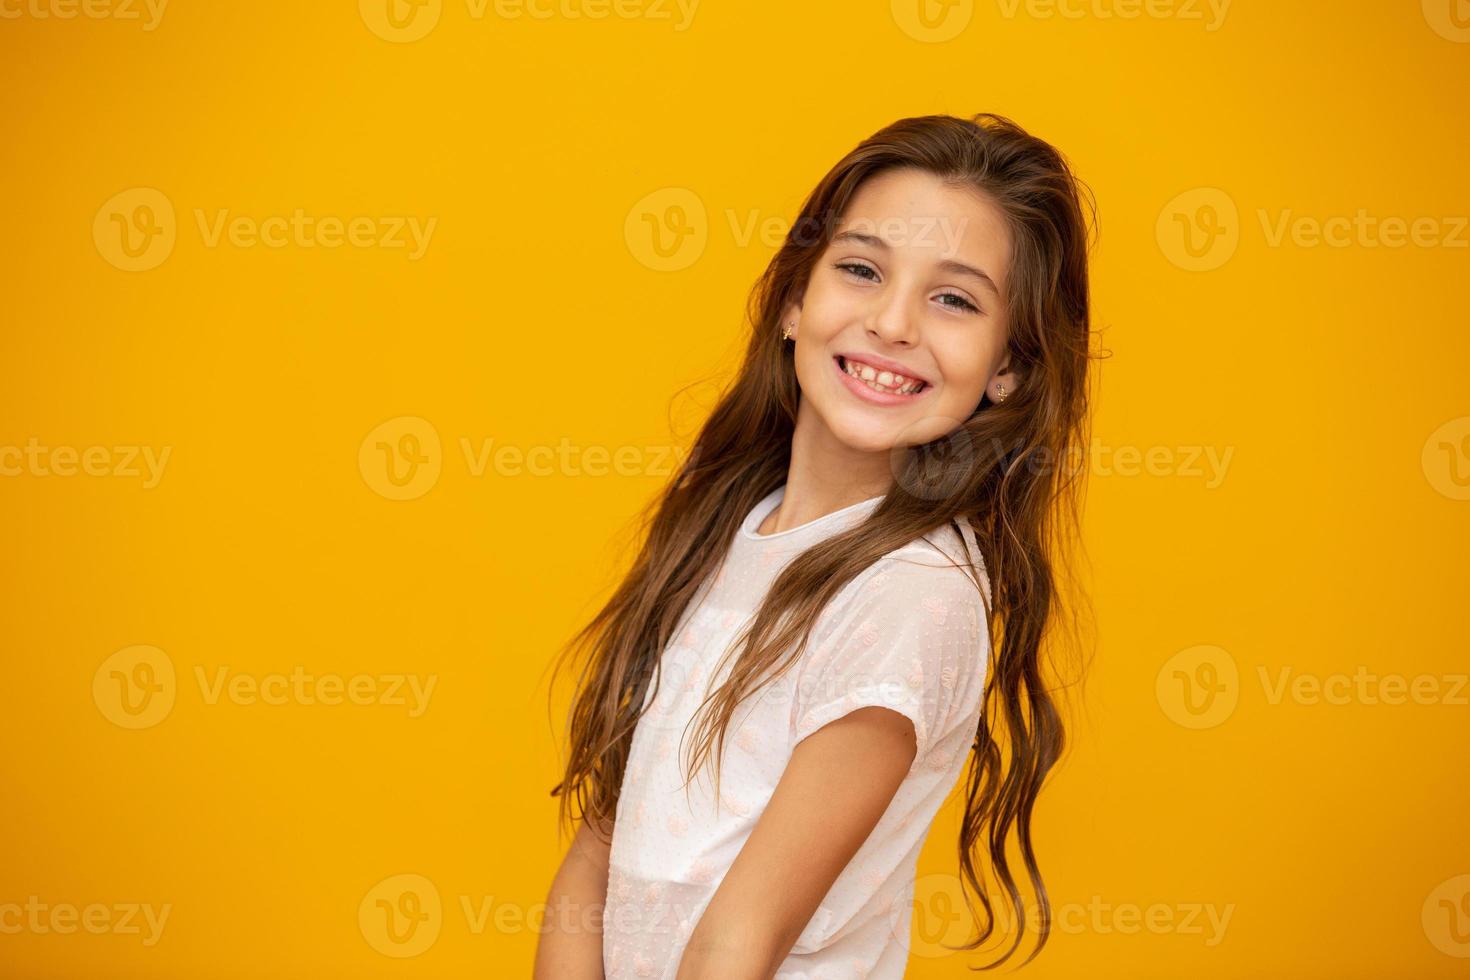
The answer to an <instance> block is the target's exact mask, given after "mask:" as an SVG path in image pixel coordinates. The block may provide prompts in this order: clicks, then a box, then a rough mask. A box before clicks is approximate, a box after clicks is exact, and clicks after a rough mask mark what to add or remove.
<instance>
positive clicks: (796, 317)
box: [776, 299, 801, 340]
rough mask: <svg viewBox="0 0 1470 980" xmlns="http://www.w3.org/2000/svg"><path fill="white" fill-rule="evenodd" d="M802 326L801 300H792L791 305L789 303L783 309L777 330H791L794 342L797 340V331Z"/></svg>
mask: <svg viewBox="0 0 1470 980" xmlns="http://www.w3.org/2000/svg"><path fill="white" fill-rule="evenodd" d="M800 324H801V300H800V299H796V300H792V301H791V302H790V303H787V304H786V305H785V306H783V307H782V308H781V319H780V322H778V323H777V325H776V329H777V330H786V329H787V328H790V330H791V339H792V340H795V339H796V331H797V328H798V327H799V326H800Z"/></svg>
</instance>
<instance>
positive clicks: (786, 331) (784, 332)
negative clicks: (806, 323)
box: [781, 320, 796, 340]
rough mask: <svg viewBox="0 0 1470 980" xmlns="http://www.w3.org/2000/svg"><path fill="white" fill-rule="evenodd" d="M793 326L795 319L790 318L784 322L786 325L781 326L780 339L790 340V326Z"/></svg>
mask: <svg viewBox="0 0 1470 980" xmlns="http://www.w3.org/2000/svg"><path fill="white" fill-rule="evenodd" d="M794 326H796V321H795V320H792V321H791V322H790V323H788V324H786V326H784V327H782V328H781V339H782V340H790V339H791V328H792V327H794Z"/></svg>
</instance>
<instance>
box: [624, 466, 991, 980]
mask: <svg viewBox="0 0 1470 980" xmlns="http://www.w3.org/2000/svg"><path fill="white" fill-rule="evenodd" d="M784 492H785V487H784V486H782V487H778V488H777V489H775V490H774V491H772V492H771V493H770V494H768V495H767V496H766V497H765V498H764V499H762V500H761V501H760V502H759V503H758V504H757V505H756V506H755V507H754V508H753V509H752V510H751V512H750V514H749V515H747V517H746V519H745V521H744V522H743V523H742V525H741V527H740V529H739V531H738V532H737V533H736V535H735V537H734V540H733V541H732V543H731V545H730V549H729V552H728V553H727V554H726V557H725V560H724V562H723V564H722V565H721V567H720V570H719V572H718V573H717V574H716V575H715V576H713V577H712V578H711V580H710V581H709V583H707V585H706V586H705V587H704V588H703V589H701V592H700V594H699V595H697V596H696V597H695V600H694V602H692V603H691V604H690V607H689V609H688V610H687V611H686V613H685V615H684V616H683V618H682V619H681V620H680V623H679V628H678V629H677V630H676V631H675V634H674V638H673V640H672V641H671V642H670V644H669V646H668V647H667V648H666V649H665V650H664V652H663V655H662V675H661V677H660V678H659V680H658V691H657V697H656V698H655V697H653V694H654V691H653V688H652V686H650V689H649V697H648V698H646V699H645V701H644V703H645V704H648V703H649V702H650V701H652V705H653V706H652V708H651V710H650V711H649V712H648V713H647V714H645V715H644V716H643V717H642V718H641V719H640V720H639V722H638V726H637V728H636V729H635V730H634V733H633V743H632V747H631V750H630V752H631V754H630V756H629V759H628V766H627V770H626V772H625V774H624V778H623V784H622V793H621V797H620V798H619V800H618V807H617V818H616V821H615V823H614V827H613V837H612V851H611V856H610V859H609V862H610V867H609V874H608V898H607V906H606V909H605V912H604V921H603V967H604V969H605V971H606V975H607V977H608V980H624V978H628V980H633V978H638V980H643V978H650V977H651V978H659V980H672V978H673V977H674V976H675V974H676V973H677V972H678V968H679V959H680V957H681V956H682V954H683V951H684V946H685V944H686V943H687V941H688V939H689V935H690V933H691V932H692V931H693V929H694V926H695V925H696V924H698V922H699V917H700V915H701V914H703V912H704V908H705V906H706V905H707V904H708V903H709V900H710V898H712V897H713V895H714V892H715V889H716V888H717V887H718V886H719V884H720V882H721V880H723V878H724V876H725V873H726V871H728V870H729V868H730V865H731V864H732V863H734V861H735V857H736V855H737V854H739V853H740V849H741V847H742V846H743V845H744V843H745V841H746V839H747V838H748V837H749V836H750V832H751V830H752V829H753V828H754V827H755V822H756V820H758V819H759V818H760V815H761V812H762V811H763V810H764V809H765V807H766V804H767V802H768V801H769V800H770V798H771V794H772V793H773V792H774V790H775V788H776V783H777V781H778V780H779V779H780V778H781V773H782V771H783V770H784V769H785V768H786V764H787V762H788V761H789V760H790V758H791V753H792V750H793V749H794V748H795V747H796V744H797V743H798V742H799V741H801V740H802V739H803V738H805V737H806V736H807V735H810V734H811V733H812V732H814V731H816V730H817V729H818V728H820V727H821V726H823V725H825V724H827V723H828V722H831V721H834V720H836V719H837V718H839V717H841V716H842V715H844V714H847V713H848V712H850V711H853V710H855V709H857V708H860V707H864V706H868V705H882V706H885V707H889V708H892V709H894V710H896V711H899V712H901V713H902V714H904V715H905V716H906V717H908V718H909V719H910V720H911V721H912V722H913V724H914V731H915V734H916V736H917V740H918V753H917V754H916V755H915V757H914V762H913V766H912V767H911V768H910V770H909V773H908V775H907V776H906V777H905V778H904V781H903V783H902V785H901V786H900V787H899V789H898V792H897V794H896V795H895V796H894V798H893V802H892V803H891V804H890V805H889V807H888V809H887V811H886V812H885V813H884V814H883V816H882V818H881V819H880V820H879V822H878V824H877V826H876V827H875V828H874V829H873V832H872V833H871V834H870V835H869V837H868V839H867V840H866V841H864V842H863V845H862V846H861V847H860V848H859V849H858V851H857V853H856V854H855V855H854V856H853V859H852V861H851V862H850V863H849V864H848V865H847V867H846V868H844V869H843V871H842V873H841V874H840V875H839V876H838V878H837V880H836V881H835V882H834V883H833V885H832V888H831V889H830V890H829V891H828V893H827V895H826V897H825V898H824V899H823V900H822V902H821V905H820V907H819V908H818V909H817V911H816V914H815V915H813V917H812V919H811V920H810V921H809V922H808V923H807V925H806V928H805V930H804V931H803V932H802V934H801V936H800V938H799V939H798V940H797V942H796V944H795V946H794V947H793V948H792V950H791V953H790V954H789V955H788V957H787V958H786V960H785V961H784V963H783V964H782V966H781V968H780V970H779V971H778V972H777V974H776V976H777V978H778V980H847V978H857V977H871V978H879V980H883V978H892V980H902V977H903V974H904V968H905V966H906V964H907V961H908V941H909V929H910V920H911V916H912V913H913V907H912V904H911V894H912V892H911V889H912V887H913V882H914V875H915V868H916V865H917V862H918V858H919V851H920V850H921V848H922V846H923V843H924V839H925V838H926V837H927V836H928V833H929V828H930V825H931V824H932V822H933V820H934V816H935V814H936V813H937V812H938V810H939V807H940V805H941V804H942V803H943V802H944V800H945V798H946V797H947V796H948V795H949V792H950V790H951V789H953V788H954V785H955V782H956V781H957V779H958V778H959V776H960V773H961V772H962V771H963V768H964V765H965V761H966V759H967V757H968V755H969V750H970V747H971V745H972V743H973V742H974V739H975V734H976V728H977V725H978V724H979V719H980V706H981V705H980V702H981V697H982V695H983V693H984V689H985V675H986V669H987V666H988V660H989V636H988V633H987V631H986V630H985V629H984V622H985V620H984V616H985V613H984V607H983V606H982V605H981V599H980V593H979V591H978V590H977V589H976V588H975V583H974V581H973V580H971V578H970V577H969V576H968V575H967V574H966V573H965V572H964V571H963V570H962V569H959V568H955V567H953V566H951V565H950V564H949V560H950V558H951V557H953V558H954V559H956V560H961V561H962V560H963V555H964V550H963V549H964V547H965V546H966V544H969V545H970V547H971V548H972V549H973V537H972V534H971V532H970V528H969V526H968V525H965V533H964V539H962V538H961V536H960V535H959V534H956V533H955V531H954V529H953V528H947V529H944V530H943V531H941V532H935V533H934V534H931V535H929V536H927V537H926V538H922V539H919V540H917V541H914V542H911V543H910V544H908V545H905V546H904V547H902V548H898V549H896V550H894V551H893V552H891V553H889V554H888V555H885V556H884V557H883V558H881V559H879V560H878V561H877V562H875V563H874V564H873V565H872V566H871V567H869V568H867V569H864V570H863V572H862V573H860V574H859V575H858V576H857V577H856V578H854V579H853V580H852V581H851V582H849V583H848V584H847V585H846V586H844V587H843V589H842V590H841V591H840V592H838V594H837V595H836V596H834V597H833V599H832V601H831V602H830V603H828V605H827V607H826V608H825V609H824V610H823V611H822V613H821V615H820V616H819V618H818V620H817V623H816V625H815V628H814V630H813V632H812V636H811V639H810V640H809V641H808V644H807V648H806V650H805V651H803V653H802V656H801V659H800V660H799V661H798V662H797V663H796V664H795V665H794V666H793V667H792V668H791V669H790V670H788V671H787V672H786V673H785V674H783V675H782V676H781V677H780V678H778V679H777V680H775V681H772V682H770V683H769V684H768V685H767V686H766V687H764V688H762V689H761V690H760V691H759V692H758V693H757V694H756V695H754V696H752V697H750V698H748V699H747V700H746V701H745V702H744V703H742V704H741V705H740V706H739V707H738V708H737V709H736V711H735V715H734V717H733V719H732V720H731V725H730V728H729V730H728V733H727V737H726V746H725V755H724V759H723V766H722V768H721V773H720V798H719V799H718V800H716V799H714V794H713V788H714V779H713V775H712V773H711V771H710V764H709V763H706V764H705V766H704V768H703V769H701V771H700V773H699V774H698V776H697V778H696V779H694V780H693V781H691V782H690V783H689V786H688V787H687V795H686V790H685V788H683V783H684V775H685V772H686V768H685V765H684V760H683V753H685V752H688V751H689V747H690V743H691V741H692V739H691V738H689V737H685V738H684V748H683V750H682V752H681V750H680V747H679V746H680V737H681V735H682V734H683V733H684V729H685V725H686V724H688V722H689V721H690V720H691V719H692V718H693V717H694V713H695V710H696V709H697V708H698V706H699V703H700V701H701V700H703V698H704V696H705V695H706V694H707V693H708V692H710V691H713V690H714V686H713V684H712V682H711V678H710V676H709V675H710V673H711V671H712V670H714V669H715V668H716V666H717V664H718V661H720V660H721V655H722V654H723V653H724V652H725V650H726V647H727V645H728V644H729V643H730V642H731V641H732V640H733V639H734V638H735V637H736V636H737V635H738V633H739V632H740V631H741V629H742V628H743V627H744V626H745V625H746V624H747V623H748V621H749V620H750V619H751V618H753V616H754V613H755V609H756V606H757V605H758V604H759V601H760V599H761V598H762V597H763V596H764V595H765V593H766V590H767V589H768V588H769V586H770V584H771V582H772V581H773V580H774V579H775V577H776V574H777V573H778V572H779V571H780V570H781V569H782V568H783V567H784V566H785V564H786V563H787V562H788V561H789V560H790V559H791V558H792V557H794V556H795V555H797V554H799V553H800V552H802V551H804V550H805V549H807V548H809V547H811V546H812V545H813V544H816V543H817V542H819V541H821V540H823V539H825V538H827V537H829V536H831V535H833V534H836V533H838V532H839V531H842V530H845V529H847V528H849V527H851V526H853V525H854V524H856V523H858V522H860V521H861V520H862V519H863V518H865V517H866V516H867V515H868V514H869V513H870V512H871V511H872V509H873V508H875V507H876V506H877V504H878V502H879V501H880V500H881V499H882V498H881V497H873V498H871V499H869V500H865V501H862V502H861V503H857V504H853V505H851V506H850V507H844V508H843V509H841V510H838V511H834V512H833V513H831V514H827V515H826V516H824V517H821V518H818V519H817V520H814V521H810V522H808V523H806V524H803V525H802V526H800V527H796V528H791V529H790V530H787V531H781V532H778V533H776V534H769V535H759V534H757V533H756V528H758V527H759V526H760V524H761V522H762V521H763V520H764V519H765V517H766V515H767V514H769V513H770V512H771V511H772V510H773V509H774V508H775V507H776V506H777V505H778V504H779V503H780V501H781V497H782V495H783V493H784ZM941 546H942V548H941ZM971 554H972V555H974V559H975V563H976V567H977V568H979V569H980V570H981V574H982V581H983V583H984V585H985V588H986V597H987V599H988V598H989V588H990V583H989V581H988V579H986V578H984V566H983V564H981V560H980V557H979V552H978V550H972V552H971ZM734 660H735V658H734V657H733V656H731V657H728V658H725V663H724V664H723V665H721V666H720V670H719V675H718V678H716V680H718V681H723V680H724V679H725V678H726V677H727V676H728V675H729V670H730V666H731V665H732V664H733V662H734ZM689 731H690V733H692V731H693V727H692V726H690V729H689Z"/></svg>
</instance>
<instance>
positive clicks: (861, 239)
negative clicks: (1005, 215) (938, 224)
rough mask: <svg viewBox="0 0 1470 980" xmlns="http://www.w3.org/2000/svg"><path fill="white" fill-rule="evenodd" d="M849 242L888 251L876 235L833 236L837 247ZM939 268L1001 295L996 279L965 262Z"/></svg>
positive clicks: (948, 261)
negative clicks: (975, 281) (966, 277)
mask: <svg viewBox="0 0 1470 980" xmlns="http://www.w3.org/2000/svg"><path fill="white" fill-rule="evenodd" d="M847 241H852V242H858V243H860V244H862V245H867V246H869V247H871V248H876V249H878V250H880V251H887V250H888V243H887V242H885V241H884V240H883V239H881V238H878V237H877V236H876V235H866V234H864V233H862V232H860V231H843V232H838V233H837V234H835V235H833V236H832V244H833V245H836V244H837V243H838V242H847ZM939 268H940V269H942V270H944V271H945V272H953V273H955V274H956V275H961V276H970V277H972V278H974V279H979V280H980V281H981V282H983V283H985V285H987V286H989V287H990V291H991V292H992V293H994V294H995V295H996V296H999V295H1000V287H998V286H997V285H996V284H995V280H994V279H992V278H990V277H989V276H988V275H986V274H985V270H983V269H977V268H975V267H974V266H973V265H966V264H965V263H963V262H956V261H955V260H954V259H945V260H944V261H942V262H940V263H939Z"/></svg>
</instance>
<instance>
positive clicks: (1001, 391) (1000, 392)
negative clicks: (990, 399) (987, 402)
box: [995, 385, 1006, 405]
mask: <svg viewBox="0 0 1470 980" xmlns="http://www.w3.org/2000/svg"><path fill="white" fill-rule="evenodd" d="M995 391H996V395H995V402H996V404H997V405H998V404H1000V403H1001V402H1003V401H1005V400H1006V386H1005V385H996V386H995Z"/></svg>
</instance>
